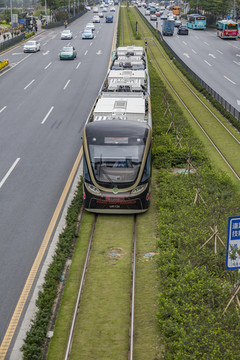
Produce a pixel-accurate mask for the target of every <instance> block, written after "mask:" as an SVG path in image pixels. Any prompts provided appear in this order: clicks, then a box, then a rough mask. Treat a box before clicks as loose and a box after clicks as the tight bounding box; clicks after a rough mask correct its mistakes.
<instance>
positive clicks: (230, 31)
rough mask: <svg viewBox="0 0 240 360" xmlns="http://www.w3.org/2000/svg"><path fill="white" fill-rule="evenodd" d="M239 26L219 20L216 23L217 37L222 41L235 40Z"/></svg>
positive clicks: (232, 22) (230, 21)
mask: <svg viewBox="0 0 240 360" xmlns="http://www.w3.org/2000/svg"><path fill="white" fill-rule="evenodd" d="M238 28H239V25H238V23H236V22H235V21H232V20H219V21H218V22H217V36H219V37H220V38H222V39H237V38H238Z"/></svg>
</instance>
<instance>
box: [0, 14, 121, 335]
mask: <svg viewBox="0 0 240 360" xmlns="http://www.w3.org/2000/svg"><path fill="white" fill-rule="evenodd" d="M92 16H93V15H92V13H87V14H85V15H84V16H83V17H81V18H80V19H79V20H77V21H75V22H74V23H73V24H72V25H71V26H70V28H71V30H72V31H73V34H74V39H73V40H71V41H70V42H71V44H73V45H74V46H75V47H76V50H77V52H78V56H77V59H75V60H74V61H60V60H58V53H59V51H60V49H61V48H62V46H63V45H65V44H67V43H68V42H69V41H63V40H60V32H61V30H62V29H55V30H48V31H46V32H45V33H42V34H39V36H38V38H39V39H40V41H41V45H42V47H41V51H40V52H38V53H36V54H23V53H22V45H21V46H19V47H18V48H15V49H13V50H12V51H10V52H9V53H8V54H4V55H2V56H1V58H6V57H8V58H9V59H10V62H11V63H12V62H13V61H14V64H16V65H15V66H14V67H13V68H12V69H11V70H10V71H8V72H6V73H4V74H3V75H2V76H1V87H2V89H4V92H3V93H1V99H0V201H1V211H0V228H1V236H0V249H1V252H0V299H1V307H0V324H1V327H0V340H1V342H2V340H3V337H4V334H5V332H6V330H7V327H8V324H9V321H10V319H11V317H12V314H13V311H14V309H15V306H16V304H17V301H18V299H19V296H20V294H21V291H22V289H23V286H24V284H25V281H26V278H27V276H28V274H29V271H30V269H31V266H32V264H33V261H34V259H35V257H36V254H37V252H38V250H39V247H40V245H41V243H42V240H43V237H44V234H45V232H46V229H47V227H48V224H49V222H50V219H51V217H52V214H53V212H54V209H55V208H56V205H57V202H58V200H59V197H60V195H61V193H62V190H63V187H64V185H65V183H66V180H67V178H68V175H69V173H70V170H71V169H72V166H73V163H74V161H75V159H76V156H77V154H78V152H79V149H80V146H81V132H82V128H83V125H84V123H85V121H86V119H87V116H88V114H89V112H90V109H91V107H92V105H93V102H94V100H95V98H96V96H97V93H98V91H99V89H100V86H101V84H102V82H103V79H104V77H105V75H106V71H107V66H108V62H109V56H110V51H111V45H112V37H113V30H114V24H106V23H103V20H102V23H101V24H96V31H95V36H96V38H95V39H93V40H82V39H81V31H82V30H83V28H84V26H85V25H86V23H87V22H89V21H90V20H91V19H92ZM13 59H14V60H13Z"/></svg>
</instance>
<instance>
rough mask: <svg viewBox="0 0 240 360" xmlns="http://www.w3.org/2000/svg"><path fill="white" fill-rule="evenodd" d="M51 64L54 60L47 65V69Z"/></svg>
mask: <svg viewBox="0 0 240 360" xmlns="http://www.w3.org/2000/svg"><path fill="white" fill-rule="evenodd" d="M50 65H52V62H50V63H49V64H48V65H47V66H45V68H44V69H45V70H46V69H47V68H49V66H50Z"/></svg>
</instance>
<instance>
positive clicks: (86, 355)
mask: <svg viewBox="0 0 240 360" xmlns="http://www.w3.org/2000/svg"><path fill="white" fill-rule="evenodd" d="M132 231H133V217H132V216H130V217H125V216H109V215H102V216H99V217H98V221H97V225H96V230H95V234H94V242H93V246H92V250H91V257H90V262H89V267H88V272H87V278H86V281H85V284H84V291H83V297H82V301H81V304H80V308H79V314H78V319H77V323H76V326H75V332H74V339H73V345H72V350H71V356H70V359H72V360H73V359H79V354H80V353H81V360H83V359H87V360H90V359H106V360H107V359H124V360H125V359H126V357H127V352H128V326H129V309H130V288H131V286H130V285H131V251H132V242H131V238H132ZM111 253H116V254H117V256H116V257H111Z"/></svg>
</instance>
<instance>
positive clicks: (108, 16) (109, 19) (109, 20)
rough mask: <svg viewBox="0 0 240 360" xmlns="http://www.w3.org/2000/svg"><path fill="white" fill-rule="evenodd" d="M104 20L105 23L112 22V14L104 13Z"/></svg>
mask: <svg viewBox="0 0 240 360" xmlns="http://www.w3.org/2000/svg"><path fill="white" fill-rule="evenodd" d="M105 22H106V23H112V22H113V15H112V14H106V15H105Z"/></svg>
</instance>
